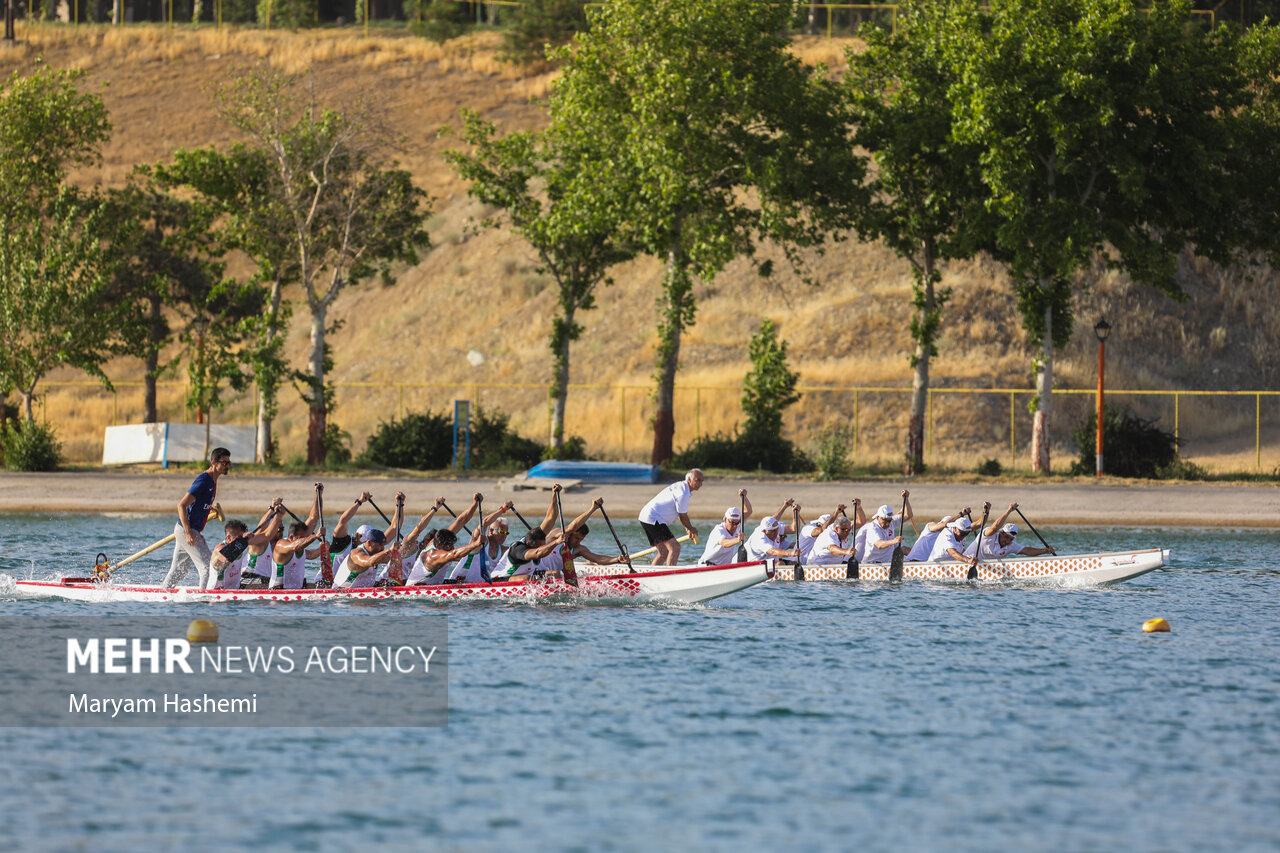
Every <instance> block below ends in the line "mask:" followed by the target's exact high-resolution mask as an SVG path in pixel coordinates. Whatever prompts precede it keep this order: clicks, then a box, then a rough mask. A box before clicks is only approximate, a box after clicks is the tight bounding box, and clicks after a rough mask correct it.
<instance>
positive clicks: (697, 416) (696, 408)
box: [693, 388, 702, 438]
mask: <svg viewBox="0 0 1280 853" xmlns="http://www.w3.org/2000/svg"><path fill="white" fill-rule="evenodd" d="M693 433H694V436H693V437H694V438H701V437H702V389H701V388H699V389H698V390H697V391H696V392H694V396H693Z"/></svg>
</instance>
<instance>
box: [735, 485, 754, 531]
mask: <svg viewBox="0 0 1280 853" xmlns="http://www.w3.org/2000/svg"><path fill="white" fill-rule="evenodd" d="M738 497H740V498H742V524H743V526H744V527H745V526H746V523H747V519H748V518H750V517H751V513H752V509H751V500H750V499H749V498H748V497H747V490H746V489H738ZM739 538H741V537H739Z"/></svg>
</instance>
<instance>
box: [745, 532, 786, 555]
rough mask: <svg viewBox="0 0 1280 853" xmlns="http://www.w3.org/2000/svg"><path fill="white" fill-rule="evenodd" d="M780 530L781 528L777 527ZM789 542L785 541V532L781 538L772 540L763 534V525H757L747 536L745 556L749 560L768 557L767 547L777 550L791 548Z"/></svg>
mask: <svg viewBox="0 0 1280 853" xmlns="http://www.w3.org/2000/svg"><path fill="white" fill-rule="evenodd" d="M778 529H779V530H781V529H782V528H778ZM791 547H792V546H791V544H790V543H788V542H787V541H786V537H785V534H783V538H782V539H778V540H773V539H770V538H769V537H768V536H765V533H764V525H763V524H762V525H761V526H759V527H757V528H756V529H755V532H754V533H752V534H751V535H750V536H748V537H747V558H748V559H751V560H765V559H768V558H769V556H770V554H769V549H771V548H774V549H777V550H779V551H786V550H789V549H790V548H791Z"/></svg>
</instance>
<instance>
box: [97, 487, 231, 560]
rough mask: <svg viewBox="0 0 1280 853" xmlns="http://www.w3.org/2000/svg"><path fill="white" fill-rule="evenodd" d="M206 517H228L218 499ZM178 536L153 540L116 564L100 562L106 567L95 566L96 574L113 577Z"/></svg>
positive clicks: (170, 535) (219, 519) (220, 518)
mask: <svg viewBox="0 0 1280 853" xmlns="http://www.w3.org/2000/svg"><path fill="white" fill-rule="evenodd" d="M205 518H206V521H207V520H208V519H209V518H216V519H218V521H226V520H227V517H226V516H225V515H223V514H222V505H221V504H219V503H217V502H216V501H215V502H214V504H213V506H211V507H209V515H208V516H206V517H205ZM177 538H178V534H176V533H170V534H169V535H168V536H166V537H164V538H163V539H161V540H160V541H159V542H153V543H152V544H150V545H148V546H147V547H145V548H143V549H142V550H141V551H138V552H137V553H135V554H130V555H129V556H128V557H125V558H124V559H123V560H121V561H120V562H118V563H116V564H115V565H114V566H110V565H107V564H106V563H105V562H102V563H99V565H101V566H103V567H104V570H103V571H99V570H98V568H97V567H95V568H94V574H95V575H96V576H97V577H100V578H109V577H111V575H112V574H114V573H115V572H118V571H120V569H122V568H124V567H125V566H127V565H129V564H130V563H132V562H133V561H134V560H136V559H138V558H139V557H145V556H147V555H148V554H150V553H151V552H152V551H154V550H156V549H157V548H163V547H164V546H165V545H168V544H169V543H170V542H172V541H173V540H174V539H177Z"/></svg>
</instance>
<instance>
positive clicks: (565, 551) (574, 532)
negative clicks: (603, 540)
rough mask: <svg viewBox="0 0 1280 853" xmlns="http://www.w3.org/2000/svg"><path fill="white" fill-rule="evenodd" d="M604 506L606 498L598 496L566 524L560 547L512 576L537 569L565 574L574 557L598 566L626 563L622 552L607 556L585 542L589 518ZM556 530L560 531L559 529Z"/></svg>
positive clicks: (516, 570) (553, 574)
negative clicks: (588, 506)
mask: <svg viewBox="0 0 1280 853" xmlns="http://www.w3.org/2000/svg"><path fill="white" fill-rule="evenodd" d="M602 506H604V498H596V499H595V500H594V501H592V502H591V507H590V508H589V509H588V510H587V511H586V512H584V513H582V515H580V516H578V517H577V518H575V519H574V520H573V521H571V522H569V523H568V525H566V526H565V529H564V534H565V540H564V543H563V544H562V545H561V546H560V547H559V548H555V549H553V550H552V551H551V553H549V554H547V555H546V556H544V557H542V558H540V559H538V560H536V561H534V563H530V564H528V565H525V566H521V567H520V568H518V569H515V570H514V572H513V573H512V575H511V577H512V578H515V577H519V576H521V575H527V574H531V573H532V572H535V571H536V572H545V573H546V577H559V576H561V575H563V574H564V564H565V561H566V560H573V559H574V558H581V559H583V560H586V561H587V562H588V563H592V564H594V565H597V566H616V565H618V564H619V563H625V562H626V558H625V557H623V556H622V555H621V554H619V555H617V556H613V557H606V556H605V555H603V554H597V553H595V552H594V551H592V550H591V549H589V548H588V547H587V546H586V545H584V544H583V540H584V539H586V538H587V534H588V533H589V532H590V530H591V529H590V528H589V527H587V519H588V518H590V517H591V515H592V514H593V513H594V512H595V511H596V510H598V509H600V508H601V507H602ZM556 532H557V533H558V532H559V531H556Z"/></svg>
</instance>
